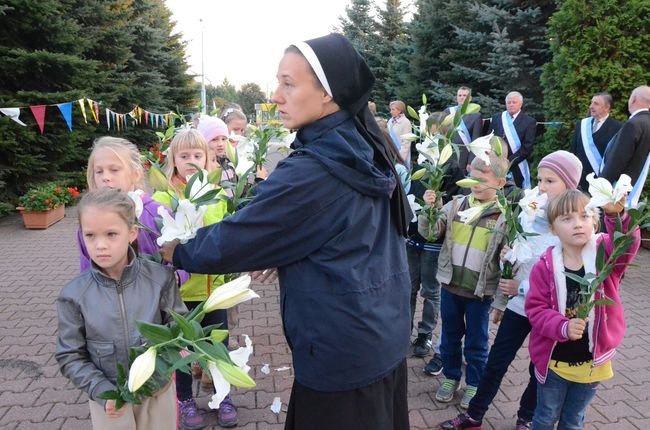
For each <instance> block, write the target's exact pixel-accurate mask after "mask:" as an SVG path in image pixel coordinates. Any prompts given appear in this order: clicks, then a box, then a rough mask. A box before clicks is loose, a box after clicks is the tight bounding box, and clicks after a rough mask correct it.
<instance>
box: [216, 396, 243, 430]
mask: <svg viewBox="0 0 650 430" xmlns="http://www.w3.org/2000/svg"><path fill="white" fill-rule="evenodd" d="M238 421H239V420H238V419H237V408H236V407H235V405H234V404H233V403H232V397H230V395H227V396H226V398H225V399H223V401H222V402H221V403H219V411H218V412H217V424H219V425H220V426H221V427H235V426H236V425H237V422H238Z"/></svg>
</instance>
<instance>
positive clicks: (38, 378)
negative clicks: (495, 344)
mask: <svg viewBox="0 0 650 430" xmlns="http://www.w3.org/2000/svg"><path fill="white" fill-rule="evenodd" d="M67 212H68V214H67V217H66V218H65V219H64V220H62V221H60V222H59V223H57V224H56V225H54V226H52V227H50V228H49V229H48V230H44V231H29V230H25V229H23V228H22V224H21V221H20V219H19V218H18V217H16V216H11V217H8V218H4V219H1V220H0V241H1V242H0V243H1V244H2V245H1V247H0V274H1V276H0V428H2V429H29V428H40V429H66V430H67V429H88V428H90V422H89V413H88V405H87V397H86V395H85V394H82V393H81V392H80V391H79V390H77V389H75V388H74V387H73V386H72V385H71V384H70V383H69V382H68V381H67V380H66V379H65V378H63V377H62V376H61V375H60V374H59V372H58V367H57V364H56V361H55V360H54V356H53V353H54V344H55V343H54V342H55V335H56V324H57V316H56V309H55V305H54V302H55V299H56V297H57V295H58V291H59V289H60V288H61V286H62V285H63V284H64V283H65V282H66V281H67V280H69V279H70V278H71V277H72V276H74V274H76V273H77V270H78V260H77V250H76V244H75V238H74V234H75V229H76V222H77V220H76V215H75V212H74V209H72V210H71V209H68V211H67ZM637 261H638V263H640V264H639V266H640V267H638V268H634V269H631V270H629V271H628V273H627V275H626V277H625V281H624V282H623V285H622V295H623V301H624V304H625V308H626V314H627V323H628V329H627V336H626V338H625V341H624V343H623V346H622V348H620V350H619V354H618V356H617V359H616V361H615V371H616V376H615V378H614V379H612V380H610V381H607V382H604V383H603V384H602V385H601V388H600V389H599V392H598V395H597V397H596V399H595V400H594V401H593V403H592V406H591V407H590V409H589V411H588V414H587V421H588V425H587V428H589V429H647V428H650V396H649V391H650V390H649V388H650V360H648V359H647V356H648V353H649V352H650V324H649V322H650V321H649V316H650V297H649V295H648V294H647V285H648V279H650V253H649V252H648V251H642V252H641V253H640V255H639V258H638V260H637ZM256 290H257V291H258V293H260V295H261V298H260V299H258V300H256V301H254V302H252V303H248V304H245V305H242V306H241V312H240V324H239V328H238V329H237V330H236V332H235V333H236V334H243V333H246V334H248V335H250V336H251V338H252V340H253V342H254V347H255V353H254V356H253V357H252V358H251V360H250V364H251V366H252V368H253V370H252V376H253V377H254V378H255V380H256V381H257V388H255V389H254V390H248V391H241V390H239V391H235V392H234V399H235V402H236V404H237V405H238V406H239V414H240V415H239V416H240V426H239V428H241V429H250V430H253V429H258V430H262V429H265V430H266V429H281V428H282V423H283V422H284V416H285V414H284V412H281V413H280V415H276V414H274V413H273V412H271V410H270V409H269V407H270V405H271V403H272V401H273V398H274V397H280V398H281V399H282V402H283V404H285V405H286V403H287V402H288V400H289V391H290V387H291V383H292V375H293V373H292V370H286V371H277V370H275V369H278V368H280V367H283V366H291V358H290V355H289V352H288V348H287V346H286V343H285V341H284V337H283V336H282V329H281V323H280V317H279V305H278V291H277V286H264V287H256ZM494 328H495V327H491V330H492V332H493V333H494ZM351 347H354V345H351ZM265 363H268V364H269V365H270V367H271V374H269V375H265V374H264V373H262V372H261V371H260V369H261V367H262V365H263V364H265ZM424 363H425V361H424V360H423V359H416V358H410V359H409V406H410V408H411V409H410V410H411V427H412V428H413V429H425V428H432V427H433V426H434V424H435V423H437V422H439V421H441V420H443V419H447V418H449V417H452V416H454V415H455V414H456V413H457V412H458V409H457V403H458V398H456V399H455V400H454V402H453V403H452V404H450V405H445V404H440V403H437V402H435V401H434V400H433V397H434V394H435V390H436V389H437V387H438V378H435V377H427V376H425V375H424V374H423V373H422V367H423V365H424ZM527 364H528V362H527V351H526V350H525V349H524V350H522V351H521V352H520V354H519V356H518V359H517V360H516V361H515V362H514V363H513V365H512V368H511V371H510V373H509V374H508V375H506V378H505V380H504V383H503V386H502V388H501V391H500V392H499V394H498V396H497V398H496V399H495V402H494V407H492V408H491V409H490V411H489V412H488V415H487V420H486V423H485V424H486V425H485V426H484V427H485V428H487V429H512V428H513V427H514V422H513V421H514V420H513V417H514V416H515V413H516V410H517V406H518V399H519V396H520V394H521V391H522V388H523V386H524V384H525V383H526V378H527V372H526V368H527ZM196 390H197V393H198V397H199V404H200V405H201V406H203V407H204V408H205V407H207V401H208V393H207V392H204V391H200V388H199V387H198V383H197V386H196ZM207 418H208V421H209V423H210V426H208V428H217V427H216V425H215V417H214V413H209V414H207Z"/></svg>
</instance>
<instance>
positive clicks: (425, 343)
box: [413, 333, 431, 357]
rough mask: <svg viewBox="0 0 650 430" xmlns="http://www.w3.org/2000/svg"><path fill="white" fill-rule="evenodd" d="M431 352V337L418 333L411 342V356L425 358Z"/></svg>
mask: <svg viewBox="0 0 650 430" xmlns="http://www.w3.org/2000/svg"><path fill="white" fill-rule="evenodd" d="M429 352H431V336H430V335H427V334H423V333H419V334H418V337H417V338H416V339H415V341H414V342H413V355H414V356H416V357H426V356H427V355H428V354H429Z"/></svg>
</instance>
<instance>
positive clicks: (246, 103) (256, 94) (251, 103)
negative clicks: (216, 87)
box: [237, 82, 266, 116]
mask: <svg viewBox="0 0 650 430" xmlns="http://www.w3.org/2000/svg"><path fill="white" fill-rule="evenodd" d="M265 100H266V96H265V95H264V93H263V92H262V89H261V88H260V86H259V85H257V84H256V83H254V82H249V83H246V84H244V85H242V86H241V88H240V89H239V91H237V102H238V103H239V105H240V106H241V107H242V109H243V110H244V112H246V114H247V115H249V116H250V115H253V116H254V114H255V104H256V103H264V101H265Z"/></svg>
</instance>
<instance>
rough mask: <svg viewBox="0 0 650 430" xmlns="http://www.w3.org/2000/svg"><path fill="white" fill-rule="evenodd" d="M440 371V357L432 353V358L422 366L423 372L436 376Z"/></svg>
mask: <svg viewBox="0 0 650 430" xmlns="http://www.w3.org/2000/svg"><path fill="white" fill-rule="evenodd" d="M441 372H442V357H440V354H438V353H435V354H433V358H432V359H431V360H429V362H428V363H427V365H426V366H424V373H426V374H427V375H431V376H438V375H440V373H441Z"/></svg>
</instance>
